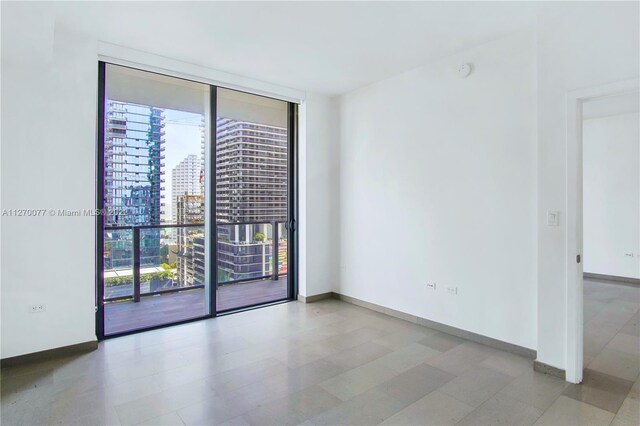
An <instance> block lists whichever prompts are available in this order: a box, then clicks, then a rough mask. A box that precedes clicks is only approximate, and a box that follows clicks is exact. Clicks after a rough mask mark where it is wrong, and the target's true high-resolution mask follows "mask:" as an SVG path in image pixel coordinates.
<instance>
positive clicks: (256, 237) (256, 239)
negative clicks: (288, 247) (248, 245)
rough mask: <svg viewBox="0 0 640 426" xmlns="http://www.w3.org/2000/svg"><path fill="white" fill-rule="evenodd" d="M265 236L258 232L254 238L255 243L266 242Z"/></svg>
mask: <svg viewBox="0 0 640 426" xmlns="http://www.w3.org/2000/svg"><path fill="white" fill-rule="evenodd" d="M265 238H266V237H265V235H264V234H263V233H262V232H258V233H256V235H255V236H254V237H253V239H254V240H255V241H259V242H263V241H264V240H265Z"/></svg>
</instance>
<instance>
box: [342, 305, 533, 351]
mask: <svg viewBox="0 0 640 426" xmlns="http://www.w3.org/2000/svg"><path fill="white" fill-rule="evenodd" d="M333 297H335V298H336V299H340V300H342V301H344V302H347V303H351V304H353V305H357V306H361V307H363V308H367V309H371V310H372V311H376V312H380V313H383V314H386V315H389V316H391V317H395V318H399V319H402V320H405V321H409V322H413V323H415V324H419V325H422V326H425V327H429V328H432V329H434V330H438V331H441V332H443V333H447V334H451V335H453V336H456V337H460V338H463V339H466V340H470V341H472V342H476V343H480V344H482V345H485V346H489V347H492V348H496V349H500V350H502V351H505V352H511V353H513V354H516V355H520V356H523V357H526V358H530V359H535V358H536V356H537V352H536V351H535V350H533V349H529V348H525V347H523V346H518V345H514V344H513V343H508V342H504V341H502V340H498V339H493V338H491V337H487V336H483V335H482V334H477V333H473V332H471V331H467V330H463V329H461V328H456V327H452V326H450V325H446V324H442V323H439V322H435V321H431V320H428V319H426V318H421V317H418V316H415V315H410V314H407V313H405V312H401V311H397V310H395V309H390V308H386V307H384V306H381V305H376V304H375V303H370V302H365V301H364V300H360V299H356V298H355V297H351V296H345V295H343V294H339V293H333Z"/></svg>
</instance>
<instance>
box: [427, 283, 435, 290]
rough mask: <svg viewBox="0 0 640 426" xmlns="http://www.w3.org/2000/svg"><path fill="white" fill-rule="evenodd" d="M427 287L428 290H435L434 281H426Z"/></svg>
mask: <svg viewBox="0 0 640 426" xmlns="http://www.w3.org/2000/svg"><path fill="white" fill-rule="evenodd" d="M427 289H428V290H433V291H435V290H436V283H427Z"/></svg>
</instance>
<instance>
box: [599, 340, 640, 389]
mask: <svg viewBox="0 0 640 426" xmlns="http://www.w3.org/2000/svg"><path fill="white" fill-rule="evenodd" d="M588 368H589V369H591V370H596V371H599V372H601V373H605V374H609V375H611V376H616V377H619V378H621V379H625V380H631V381H633V380H635V379H636V377H638V374H640V355H634V354H629V353H625V352H620V351H617V350H615V349H609V348H606V347H605V348H604V349H603V350H602V352H600V353H599V354H598V356H596V357H595V358H594V359H593V361H591V362H590V363H589V365H588Z"/></svg>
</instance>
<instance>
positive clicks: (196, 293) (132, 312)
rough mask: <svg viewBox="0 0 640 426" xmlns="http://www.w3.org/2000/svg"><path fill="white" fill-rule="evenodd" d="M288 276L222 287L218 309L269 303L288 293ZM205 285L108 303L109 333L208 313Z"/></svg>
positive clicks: (106, 315)
mask: <svg viewBox="0 0 640 426" xmlns="http://www.w3.org/2000/svg"><path fill="white" fill-rule="evenodd" d="M287 281H288V280H287V277H286V276H282V277H280V279H279V280H277V281H272V280H260V281H250V282H247V283H240V284H230V285H223V286H220V287H218V292H217V305H218V311H225V310H228V309H235V308H241V307H243V306H250V305H256V304H259V303H268V302H272V301H275V300H281V299H284V298H286V297H287ZM204 302H205V291H204V289H202V288H199V289H194V290H186V291H183V292H179V293H168V294H164V295H156V296H149V297H142V298H141V299H140V302H138V303H135V302H131V301H124V302H116V303H107V304H106V305H105V306H104V315H105V321H104V327H105V335H111V334H116V333H123V332H126V331H131V330H137V329H141V328H148V327H153V326H155V325H162V324H169V323H173V322H178V321H184V320H188V319H191V318H197V317H201V316H204V315H206V314H207V313H206V311H205V303H204Z"/></svg>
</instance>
